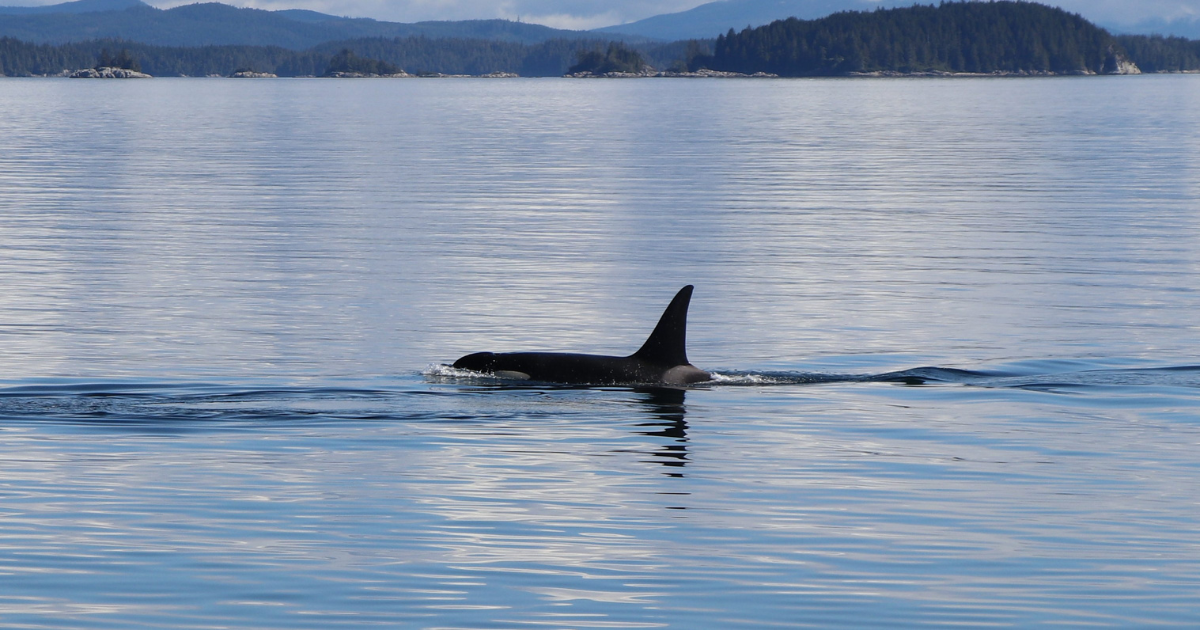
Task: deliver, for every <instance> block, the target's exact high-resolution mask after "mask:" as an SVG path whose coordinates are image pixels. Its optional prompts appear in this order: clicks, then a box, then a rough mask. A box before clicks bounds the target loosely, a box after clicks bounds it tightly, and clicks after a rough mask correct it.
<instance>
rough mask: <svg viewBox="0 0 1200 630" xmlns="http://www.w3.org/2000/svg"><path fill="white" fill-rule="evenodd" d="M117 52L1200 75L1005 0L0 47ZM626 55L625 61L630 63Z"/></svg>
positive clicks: (1197, 67)
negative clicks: (620, 34)
mask: <svg viewBox="0 0 1200 630" xmlns="http://www.w3.org/2000/svg"><path fill="white" fill-rule="evenodd" d="M107 51H127V52H128V55H129V56H130V57H131V58H132V60H133V61H135V62H136V63H137V64H138V65H140V66H141V68H142V70H143V71H144V72H147V73H149V74H151V75H154V76H192V77H195V76H213V75H219V76H229V75H231V74H233V73H234V72H235V71H238V70H252V71H254V72H258V73H269V74H275V75H278V76H281V77H298V76H322V75H325V74H329V73H331V69H333V70H336V69H337V68H341V67H342V66H344V65H346V63H347V62H348V61H353V63H354V64H358V65H356V66H354V67H360V68H361V69H360V70H357V71H355V72H359V73H360V74H392V73H391V72H382V71H378V72H376V71H371V70H372V69H374V70H387V71H390V70H393V69H394V70H399V71H403V72H406V73H408V74H411V75H434V74H447V75H493V74H497V73H503V74H505V75H512V74H516V75H520V76H526V77H549V76H562V75H563V74H564V73H566V72H568V70H569V69H570V68H571V67H572V66H579V67H580V68H581V69H583V68H584V66H586V67H587V68H591V67H592V66H595V68H604V67H607V66H608V65H612V66H613V67H614V68H616V67H618V66H620V68H622V69H625V70H627V69H628V68H633V67H639V68H640V67H641V66H640V65H639V64H642V63H644V64H646V65H649V66H652V67H654V68H657V69H660V70H664V69H670V70H675V71H681V70H699V69H701V68H706V69H709V70H715V71H722V72H736V73H744V74H753V73H756V72H765V73H772V74H777V75H780V76H847V75H855V74H871V73H874V74H959V73H962V74H967V73H974V74H1078V73H1105V72H1113V71H1117V70H1119V69H1120V68H1121V64H1122V63H1123V62H1132V63H1133V64H1136V66H1137V67H1138V68H1140V69H1141V71H1143V72H1196V71H1200V41H1196V40H1188V39H1183V38H1179V37H1161V36H1146V35H1119V36H1113V35H1111V34H1109V33H1108V32H1107V31H1105V30H1103V29H1100V28H1099V27H1096V26H1095V25H1092V24H1091V23H1089V22H1087V21H1086V20H1084V19H1083V18H1081V17H1079V16H1078V15H1074V14H1071V13H1067V12H1065V11H1062V10H1060V9H1053V8H1050V7H1046V6H1044V5H1039V4H1034V3H1029V2H1008V1H999V2H955V3H946V4H942V5H940V6H936V7H934V6H914V7H911V8H905V9H886V10H877V11H870V12H846V13H839V14H835V15H832V16H830V17H827V18H822V19H820V20H810V21H803V20H796V19H788V20H780V21H777V22H773V23H771V24H768V25H766V26H762V27H758V28H753V29H751V28H747V29H745V30H743V31H742V32H741V33H735V32H733V31H732V30H731V31H730V32H729V33H727V34H726V35H723V36H721V37H719V38H717V39H716V40H691V41H679V42H671V43H656V44H651V43H638V44H624V45H622V44H620V43H617V44H616V45H614V42H612V41H610V40H607V39H552V40H548V41H544V42H538V43H520V42H512V41H498V40H484V39H453V38H437V39H435V38H428V37H424V36H415V37H395V38H383V37H374V38H361V39H353V40H345V41H336V42H326V43H324V44H321V45H319V46H314V47H312V48H309V49H306V50H291V49H287V48H282V47H278V46H248V45H222V46H198V47H183V46H178V47H171V46H158V45H150V44H143V43H138V42H130V41H122V40H111V39H108V40H95V41H84V42H74V43H69V44H58V45H54V44H34V43H29V42H23V41H19V40H17V39H13V38H8V37H5V38H0V74H3V75H6V76H56V75H60V74H62V73H63V72H64V71H73V70H77V69H81V68H91V67H93V66H95V65H97V64H98V62H99V61H100V60H101V59H102V57H103V55H106V54H108V52H107ZM344 51H348V52H349V53H350V55H352V56H350V57H347V56H346V53H345V52H344ZM606 51H607V52H606ZM614 51H616V52H620V53H621V55H624V57H622V58H621V59H619V60H618V59H617V56H616V52H614ZM634 54H636V56H637V58H635V57H633V56H631V55H634ZM338 55H342V57H341V61H338ZM585 62H586V63H585ZM580 64H584V66H580ZM347 67H349V66H347ZM364 69H365V70H364ZM593 70H594V68H593Z"/></svg>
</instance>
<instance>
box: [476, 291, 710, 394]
mask: <svg viewBox="0 0 1200 630" xmlns="http://www.w3.org/2000/svg"><path fill="white" fill-rule="evenodd" d="M691 300H692V285H690V284H689V285H688V286H686V287H683V288H682V289H680V290H679V293H676V294H675V299H673V300H671V303H670V304H669V305H667V310H665V311H663V314H662V317H660V318H659V320H658V325H657V326H655V327H654V332H652V333H650V338H649V339H647V340H646V343H644V344H642V347H641V349H639V350H638V351H637V352H634V353H633V354H631V355H629V356H627V357H610V356H603V355H597V354H570V353H563V352H498V353H497V352H476V353H475V354H468V355H467V356H465V357H463V358H461V359H459V360H457V361H455V362H454V366H453V367H455V368H457V369H460V370H471V371H473V372H483V373H485V374H492V375H495V376H499V377H501V378H512V379H523V380H532V381H544V382H548V383H577V384H588V385H614V384H638V385H641V384H664V385H687V384H689V383H699V382H702V381H709V380H712V375H711V374H709V373H708V372H705V371H704V370H701V369H700V368H698V367H696V366H694V365H692V364H691V363H688V358H687V351H686V350H685V348H684V346H685V345H686V341H687V311H688V304H689V303H690V302H691Z"/></svg>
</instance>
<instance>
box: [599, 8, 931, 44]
mask: <svg viewBox="0 0 1200 630" xmlns="http://www.w3.org/2000/svg"><path fill="white" fill-rule="evenodd" d="M912 4H913V0H876V1H873V0H720V1H719V2H710V3H708V4H702V5H700V6H698V7H696V8H694V9H691V10H688V11H682V12H679V13H664V14H662V15H656V16H653V17H648V18H646V19H644V20H638V21H637V22H630V23H629V24H620V25H618V26H607V27H604V28H598V29H595V31H594V32H596V33H606V34H618V33H623V34H629V35H640V36H642V37H648V38H651V39H663V40H668V41H671V40H680V39H710V38H713V37H716V36H717V35H723V34H725V32H726V31H728V30H729V29H731V28H732V29H734V30H735V31H741V30H742V29H744V28H746V27H748V26H751V27H753V26H762V25H763V24H770V23H771V22H774V21H775V20H782V19H785V18H789V17H795V18H800V19H801V20H815V19H817V18H823V17H825V16H827V15H831V14H833V13H837V12H839V11H869V10H873V9H874V8H875V7H892V6H911V5H912Z"/></svg>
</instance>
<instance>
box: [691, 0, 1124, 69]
mask: <svg viewBox="0 0 1200 630" xmlns="http://www.w3.org/2000/svg"><path fill="white" fill-rule="evenodd" d="M688 63H689V65H690V66H693V67H697V66H703V67H707V68H711V69H713V70H726V71H732V72H771V73H775V74H778V75H780V76H791V77H796V76H839V75H849V74H858V73H901V74H911V73H971V74H998V73H1007V74H1134V73H1137V72H1138V69H1137V67H1136V65H1135V63H1134V62H1132V61H1131V60H1130V59H1129V56H1128V54H1127V52H1126V51H1125V48H1124V47H1123V46H1122V45H1121V44H1120V43H1119V42H1118V41H1117V40H1116V38H1114V37H1113V36H1112V35H1110V34H1109V33H1108V31H1105V30H1104V29H1102V28H1100V27H1098V26H1095V25H1093V24H1092V23H1090V22H1088V21H1087V20H1085V19H1083V18H1082V17H1080V16H1079V15H1076V14H1073V13H1068V12H1066V11H1063V10H1062V9H1056V8H1052V7H1048V6H1045V5H1041V4H1034V3H1031V2H1008V1H1003V2H955V3H947V4H942V5H940V6H913V7H908V8H903V9H881V10H877V11H870V12H845V13H837V14H834V15H831V16H829V17H827V18H824V19H821V20H812V21H804V20H797V19H794V18H792V19H788V20H780V21H777V22H773V23H771V24H768V25H766V26H761V27H759V28H754V29H746V30H744V31H742V32H741V33H735V32H734V31H733V30H730V31H729V33H727V34H726V35H722V36H721V37H718V38H717V41H716V44H715V46H714V51H713V54H712V55H710V56H700V57H697V58H695V59H692V60H689V62H688Z"/></svg>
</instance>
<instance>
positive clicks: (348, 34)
mask: <svg viewBox="0 0 1200 630" xmlns="http://www.w3.org/2000/svg"><path fill="white" fill-rule="evenodd" d="M914 1H916V0H720V1H718V2H710V3H708V4H704V5H700V6H698V7H696V8H694V9H691V10H689V11H683V12H680V13H669V14H663V15H656V16H654V17H650V18H646V19H644V20H640V21H637V22H632V23H629V24H621V25H618V26H609V27H605V28H600V29H595V30H592V31H570V30H562V29H555V28H550V27H548V26H542V25H540V24H527V23H522V22H513V21H510V20H467V21H456V22H450V21H445V22H416V23H412V24H403V23H397V22H384V21H379V20H372V19H369V18H347V17H337V16H334V15H327V14H324V13H318V12H316V11H305V10H299V9H291V10H284V11H264V10H260V9H240V8H237V7H232V6H229V5H226V4H219V3H216V2H211V3H205V4H191V5H186V6H180V7H176V8H173V9H167V10H162V9H156V8H154V7H152V6H150V5H148V4H145V3H144V2H142V1H141V0H77V1H75V2H67V3H63V4H55V5H49V6H40V7H0V37H12V38H16V39H19V40H21V41H26V42H33V43H44V44H61V43H65V42H79V41H88V40H99V39H121V40H126V41H131V42H140V43H144V44H152V45H159V46H209V45H254V46H279V47H282V48H288V49H291V50H304V49H307V48H311V47H313V46H316V45H319V44H322V43H325V42H331V41H342V40H351V39H362V38H389V39H391V38H398V37H400V38H403V37H414V36H424V37H429V38H435V39H483V40H490V41H499V42H511V43H520V44H538V43H542V42H547V41H550V40H556V39H564V40H589V39H595V40H621V41H626V42H630V43H646V42H650V41H678V40H685V39H713V38H715V37H716V36H717V35H721V34H724V33H725V32H727V31H728V30H729V29H731V28H732V29H734V30H735V31H741V30H742V29H744V28H746V27H748V26H749V27H757V26H761V25H764V24H769V23H771V22H773V21H775V20H779V19H784V18H788V17H797V18H800V19H802V20H814V19H818V18H822V17H825V16H828V15H830V14H833V13H838V12H841V11H865V10H873V9H875V8H877V7H883V8H891V7H904V6H911V5H912V4H913V3H914ZM919 1H923V2H929V3H932V1H933V0H919ZM1100 26H1103V27H1105V28H1108V29H1109V30H1110V31H1112V32H1114V33H1162V34H1167V35H1181V36H1184V37H1190V38H1196V39H1200V21H1186V20H1183V21H1175V22H1164V21H1160V22H1153V23H1143V24H1139V25H1133V26H1130V25H1112V24H1104V23H1100Z"/></svg>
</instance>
